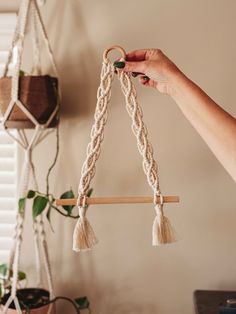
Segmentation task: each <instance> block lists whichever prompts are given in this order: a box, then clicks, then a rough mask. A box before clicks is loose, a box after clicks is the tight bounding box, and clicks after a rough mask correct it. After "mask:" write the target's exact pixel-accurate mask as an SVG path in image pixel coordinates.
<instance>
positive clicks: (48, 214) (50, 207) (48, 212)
mask: <svg viewBox="0 0 236 314" xmlns="http://www.w3.org/2000/svg"><path fill="white" fill-rule="evenodd" d="M51 211H52V205H51V204H49V206H48V210H47V214H46V217H47V220H48V222H49V225H50V227H51V229H52V232H54V230H53V227H52V223H51Z"/></svg>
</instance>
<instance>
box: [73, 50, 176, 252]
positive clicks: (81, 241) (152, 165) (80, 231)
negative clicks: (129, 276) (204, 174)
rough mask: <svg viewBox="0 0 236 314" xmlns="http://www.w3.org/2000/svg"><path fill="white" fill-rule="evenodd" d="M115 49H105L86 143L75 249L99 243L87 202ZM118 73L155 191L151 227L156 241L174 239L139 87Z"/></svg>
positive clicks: (112, 73) (101, 138) (112, 74)
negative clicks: (139, 97)
mask: <svg viewBox="0 0 236 314" xmlns="http://www.w3.org/2000/svg"><path fill="white" fill-rule="evenodd" d="M114 48H115V49H118V50H119V51H121V52H122V53H123V52H124V50H123V49H122V48H121V47H114ZM112 49H113V48H110V49H107V50H106V51H105V53H104V58H103V65H102V71H101V82H100V86H99V88H98V93H97V105H96V109H95V114H94V124H93V126H92V131H91V139H90V143H89V144H88V147H87V156H86V159H85V162H84V163H83V166H82V171H81V178H80V182H79V188H78V200H77V205H78V209H79V215H80V218H79V219H78V221H77V224H76V226H75V230H74V234H73V250H75V251H81V250H88V249H91V248H92V247H93V246H94V245H95V244H96V243H97V238H96V236H95V234H94V231H93V229H92V227H91V225H90V224H89V222H88V220H87V218H86V217H85V215H86V210H87V207H86V206H85V204H86V193H87V191H88V189H89V186H90V183H91V180H92V178H93V177H94V175H95V170H96V167H95V165H96V161H97V160H98V158H99V155H100V151H101V143H102V141H103V138H104V128H105V124H106V121H107V106H108V103H109V101H110V98H111V87H112V81H113V78H114V73H115V71H114V66H113V65H112V63H111V62H110V61H109V59H108V58H107V53H108V52H109V51H110V50H112ZM118 77H119V80H120V84H121V89H122V92H123V94H124V96H125V101H126V109H127V111H128V114H129V116H130V117H131V119H132V130H133V133H134V135H135V137H136V139H137V146H138V150H139V153H140V154H141V156H142V159H143V170H144V173H145V174H146V177H147V181H148V184H149V185H150V187H151V188H152V190H153V194H154V197H153V201H154V205H155V210H156V217H155V219H154V222H153V229H152V231H153V245H159V244H163V243H170V242H173V241H174V237H173V231H172V228H171V225H170V223H169V220H168V219H167V218H166V217H165V216H164V213H163V197H162V194H161V191H160V184H159V176H158V167H157V163H156V161H155V160H154V157H153V149H152V145H151V144H150V142H149V141H148V138H147V128H146V126H145V124H144V122H143V114H142V109H141V107H140V105H139V104H138V101H137V94H136V90H135V87H134V85H133V83H132V81H131V79H130V75H129V74H127V73H124V72H122V71H120V72H119V73H118ZM158 196H159V197H160V204H159V203H158V202H157V197H158Z"/></svg>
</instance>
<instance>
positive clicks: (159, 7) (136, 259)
mask: <svg viewBox="0 0 236 314" xmlns="http://www.w3.org/2000/svg"><path fill="white" fill-rule="evenodd" d="M47 2H48V3H47V5H46V6H45V7H44V8H43V9H42V11H43V16H44V20H45V24H46V26H47V29H48V34H49V37H50V40H51V44H52V47H53V50H54V53H55V57H56V61H57V63H58V67H59V71H60V78H61V83H62V90H63V114H62V119H61V128H60V136H61V139H60V157H59V160H58V163H57V166H56V168H55V170H54V174H53V178H52V180H51V190H52V192H53V193H55V195H60V193H61V192H63V191H65V190H66V189H68V188H69V187H70V186H72V187H73V188H74V189H76V187H77V184H78V180H79V174H80V168H81V165H82V162H83V159H84V157H85V149H86V145H87V142H88V139H89V132H90V127H91V123H92V119H93V111H94V106H95V102H96V88H97V85H98V82H99V71H100V67H101V56H102V52H103V50H104V49H105V48H106V47H108V46H110V45H113V44H119V45H121V46H123V47H124V48H125V49H126V50H132V49H136V48H142V47H159V48H161V49H162V50H163V51H164V52H165V53H166V54H167V55H168V56H169V57H170V58H172V59H173V60H174V61H175V62H176V63H177V64H178V65H179V66H180V67H181V68H182V69H183V71H184V72H185V73H186V74H187V75H189V76H190V77H191V78H192V79H193V80H194V81H195V82H197V83H198V84H200V86H202V87H203V89H204V90H205V91H206V92H207V93H209V94H210V95H211V97H212V98H214V99H215V100H216V101H217V102H219V103H220V104H221V105H222V106H223V107H224V108H225V109H226V110H228V111H229V112H231V113H232V114H234V115H235V114H236V109H235V108H236V107H235V101H236V88H235V82H236V79H235V77H236V76H235V73H236V62H235V56H236V40H235V38H234V37H235V29H236V19H235V11H236V2H235V1H234V0H227V1H225V0H199V1H194V0H178V1H177V0H166V1H161V0H147V1H137V0H136V1H135V0H130V1H123V0H121V1H118V2H117V1H111V0H110V1H108V0H101V1H91V0H87V1H79V0H67V1H65V0H60V1H59V0H48V1H47ZM7 3H8V4H6V0H4V1H3V0H1V1H0V8H1V9H12V8H13V9H14V8H15V7H16V6H17V2H16V1H7ZM28 57H29V56H27V59H28ZM47 64H48V63H46V65H47ZM26 68H27V65H26ZM114 85H115V86H114V90H113V91H114V93H113V98H112V103H111V105H110V112H109V113H110V116H109V122H108V125H107V129H106V136H105V141H104V143H103V151H102V154H101V158H100V160H99V162H98V166H97V173H96V177H95V178H94V181H93V183H92V186H93V188H94V195H95V194H96V195H127V194H131V195H132V194H148V193H149V192H150V190H149V188H148V186H147V183H146V181H145V177H144V175H143V173H142V169H141V160H140V157H139V155H138V153H137V149H136V144H135V140H134V138H133V135H132V133H131V129H130V120H129V118H128V117H127V114H126V112H125V109H124V100H123V98H122V95H121V93H120V90H119V88H118V84H114ZM137 90H138V96H139V100H140V103H141V104H142V106H143V111H144V117H145V121H146V123H147V125H148V129H149V135H150V139H151V141H152V143H153V146H154V149H155V156H156V157H157V159H158V161H159V167H160V179H161V186H162V190H163V192H164V193H165V194H178V195H180V197H181V203H180V204H179V205H169V206H166V213H167V214H168V216H169V217H170V219H171V221H172V222H173V224H174V226H175V229H176V230H177V232H178V235H179V241H178V242H177V243H176V244H173V245H170V246H163V247H159V248H153V247H152V246H151V225H152V222H153V218H154V210H153V207H152V206H151V205H150V206H149V205H136V206H104V207H102V206H100V207H94V208H91V209H90V210H89V219H90V220H91V223H92V225H93V226H94V229H95V231H96V234H97V236H98V238H99V240H100V243H99V244H98V245H97V246H96V248H95V249H94V250H93V251H91V252H89V253H85V254H76V253H74V252H72V250H71V236H72V232H73V227H74V224H75V222H74V221H70V220H69V219H64V218H63V217H59V216H58V215H57V214H55V215H54V216H53V226H54V229H55V233H52V232H51V231H50V230H48V235H49V245H50V248H51V256H52V265H53V274H54V280H55V284H56V289H57V293H58V294H60V295H68V296H72V297H73V296H78V295H87V296H88V297H89V299H90V301H91V305H92V309H93V313H99V314H110V313H112V314H115V313H117V314H118V313H119V314H120V313H122V314H125V313H127V314H128V313H129V314H132V313H136V314H137V313H138V314H147V313H148V314H152V313H161V314H171V313H176V314H189V313H194V309H193V291H194V290H195V289H236V267H235V265H236V227H235V226H236V224H235V221H236V204H235V183H234V182H233V181H232V179H231V178H230V177H229V175H228V174H227V173H226V172H225V171H224V169H223V168H222V166H221V165H220V164H219V163H218V161H217V160H216V159H215V157H214V156H213V155H212V153H211V152H210V151H209V149H208V148H207V146H206V145H205V144H204V142H203V141H202V139H201V138H200V137H199V136H198V134H197V133H196V132H195V130H194V129H193V128H192V127H191V125H190V124H189V123H188V121H186V119H185V118H184V117H183V115H182V114H181V112H180V110H179V109H178V108H177V106H176V105H175V103H174V102H173V101H172V100H171V99H170V98H168V97H166V96H163V95H160V94H158V92H156V91H154V90H151V89H145V88H143V87H141V86H139V85H138V84H137ZM54 143H55V138H54V137H53V136H52V137H51V138H50V139H49V140H47V141H45V143H44V144H43V145H42V146H41V148H40V149H39V150H38V151H37V152H36V153H37V156H36V155H35V157H36V158H37V164H38V169H39V171H38V174H39V177H40V182H41V187H42V188H43V182H44V173H43V171H42V169H44V168H45V167H46V166H47V165H48V164H49V158H51V159H52V158H53V152H54V149H53V145H55V144H54ZM27 232H29V231H27ZM26 246H27V247H28V246H29V245H28V242H27V245H26ZM25 252H26V253H25V256H24V258H23V265H25V267H26V269H28V271H29V270H30V269H32V266H31V264H32V252H31V251H29V250H26V251H25ZM61 313H72V312H70V311H69V308H68V310H67V311H65V309H64V308H63V306H62V307H61Z"/></svg>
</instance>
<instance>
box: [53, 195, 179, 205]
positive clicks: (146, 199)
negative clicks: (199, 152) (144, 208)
mask: <svg viewBox="0 0 236 314" xmlns="http://www.w3.org/2000/svg"><path fill="white" fill-rule="evenodd" d="M163 199H164V203H179V197H178V196H163ZM157 201H158V202H159V197H158V198H157ZM76 203H77V199H76V198H70V199H57V200H56V205H57V206H62V205H76ZM138 203H140V204H141V203H153V196H113V197H88V198H87V199H86V204H87V205H99V204H138Z"/></svg>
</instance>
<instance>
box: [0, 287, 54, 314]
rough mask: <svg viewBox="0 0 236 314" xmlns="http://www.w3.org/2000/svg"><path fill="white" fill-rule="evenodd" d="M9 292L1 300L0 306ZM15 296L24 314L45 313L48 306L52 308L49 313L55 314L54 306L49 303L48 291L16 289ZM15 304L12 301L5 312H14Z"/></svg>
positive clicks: (12, 313)
mask: <svg viewBox="0 0 236 314" xmlns="http://www.w3.org/2000/svg"><path fill="white" fill-rule="evenodd" d="M9 296H10V294H9V293H8V294H5V295H4V296H3V298H2V300H1V306H2V307H3V306H4V305H5V304H6V302H7V300H8V298H9ZM17 298H18V300H19V303H20V306H21V309H22V313H24V314H26V313H27V314H28V313H29V314H47V313H48V310H49V307H50V306H51V307H52V309H51V311H50V314H55V307H54V305H53V304H52V305H51V304H49V292H48V291H47V290H44V289H39V288H25V289H19V290H17ZM16 313H17V311H16V309H15V304H14V302H12V303H11V304H10V306H9V309H8V310H7V314H16Z"/></svg>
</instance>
